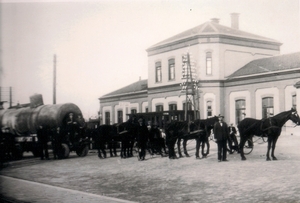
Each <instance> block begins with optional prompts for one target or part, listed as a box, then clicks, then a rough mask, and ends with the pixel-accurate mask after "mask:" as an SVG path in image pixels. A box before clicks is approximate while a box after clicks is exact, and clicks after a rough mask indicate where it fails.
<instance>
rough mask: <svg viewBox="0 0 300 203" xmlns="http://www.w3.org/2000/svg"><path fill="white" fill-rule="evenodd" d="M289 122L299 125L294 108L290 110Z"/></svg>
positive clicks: (299, 120) (299, 119)
mask: <svg viewBox="0 0 300 203" xmlns="http://www.w3.org/2000/svg"><path fill="white" fill-rule="evenodd" d="M290 120H291V121H293V122H294V123H295V124H296V125H300V117H299V115H298V113H297V110H296V109H294V108H292V109H291V115H290Z"/></svg>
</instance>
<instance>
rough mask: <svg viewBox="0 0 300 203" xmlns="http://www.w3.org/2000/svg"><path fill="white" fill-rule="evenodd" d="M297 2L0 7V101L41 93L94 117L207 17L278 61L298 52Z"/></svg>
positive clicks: (126, 1) (182, 0)
mask: <svg viewBox="0 0 300 203" xmlns="http://www.w3.org/2000/svg"><path fill="white" fill-rule="evenodd" d="M299 2H300V1H299V0H288V1H284V0H243V1H241V0H160V1H159V0H139V1H138V0H135V1H134V0H123V1H121V0H118V1H117V0H107V1H104V0H98V1H97V0H93V1H92V0H91V1H82V0H77V1H72V0H69V1H61V0H57V1H52V0H47V1H46V0H41V1H25V0H13V1H9V0H2V1H1V4H0V6H1V8H0V9H1V13H0V15H1V16H0V18H1V24H0V26H1V27H0V30H1V32H0V37H1V38H0V39H1V41H0V48H1V50H0V68H1V69H0V86H1V87H2V89H1V90H2V94H1V100H6V101H7V100H8V93H7V88H8V87H12V90H13V105H16V104H17V103H21V104H22V103H29V97H30V96H32V95H33V94H42V95H43V100H44V104H52V102H53V67H54V62H53V59H54V55H56V69H57V72H56V80H57V81H56V103H67V102H71V103H74V104H76V105H77V106H78V107H79V108H80V109H81V111H82V113H83V116H84V117H85V118H86V119H88V118H96V117H97V116H98V111H99V108H100V103H99V98H100V97H101V96H103V95H105V94H108V93H110V92H112V91H115V90H117V89H119V88H122V87H124V86H126V85H129V84H131V83H133V82H136V81H138V80H139V78H141V79H147V78H148V71H147V70H148V58H147V52H146V49H147V48H149V47H150V46H152V45H154V44H156V43H158V42H160V41H163V40H165V39H167V38H169V37H172V36H174V35H176V34H178V33H181V32H183V31H185V30H187V29H190V28H193V27H196V26H198V25H200V24H203V23H205V22H207V21H210V19H211V18H219V19H220V24H221V25H224V26H228V27H230V26H231V18H230V14H231V13H239V14H240V15H239V28H240V30H243V31H246V32H250V33H252V34H257V35H261V36H263V37H268V38H271V39H275V40H278V41H280V42H281V43H283V45H282V46H281V54H288V53H294V52H298V51H300V13H299V11H300V9H299Z"/></svg>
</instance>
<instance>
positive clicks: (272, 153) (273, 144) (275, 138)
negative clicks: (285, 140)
mask: <svg viewBox="0 0 300 203" xmlns="http://www.w3.org/2000/svg"><path fill="white" fill-rule="evenodd" d="M277 140H278V136H277V137H274V139H273V143H272V152H271V157H272V159H273V160H274V161H276V160H277V158H276V157H275V155H274V151H275V147H276V142H277Z"/></svg>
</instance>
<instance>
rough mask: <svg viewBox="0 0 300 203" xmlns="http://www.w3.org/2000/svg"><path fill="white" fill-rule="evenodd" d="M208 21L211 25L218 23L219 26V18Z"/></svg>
mask: <svg viewBox="0 0 300 203" xmlns="http://www.w3.org/2000/svg"><path fill="white" fill-rule="evenodd" d="M210 20H211V22H213V23H218V24H219V21H220V19H219V18H212V19H210Z"/></svg>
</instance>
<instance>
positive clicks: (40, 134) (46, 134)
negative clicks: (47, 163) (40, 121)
mask: <svg viewBox="0 0 300 203" xmlns="http://www.w3.org/2000/svg"><path fill="white" fill-rule="evenodd" d="M37 138H38V149H39V154H40V157H41V160H44V159H46V160H49V159H50V158H49V152H48V142H50V141H51V144H52V150H53V156H54V159H57V158H58V152H59V150H60V147H61V143H62V134H61V130H60V127H57V128H53V129H49V128H46V127H43V126H39V129H38V130H37Z"/></svg>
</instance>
